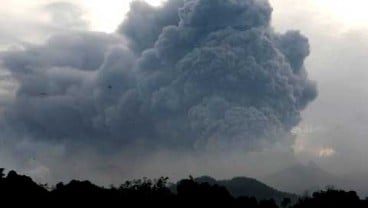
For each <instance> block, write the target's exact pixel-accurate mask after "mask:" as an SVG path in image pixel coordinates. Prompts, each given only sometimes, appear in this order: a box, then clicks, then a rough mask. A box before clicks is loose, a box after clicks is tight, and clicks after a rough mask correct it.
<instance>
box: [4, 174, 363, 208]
mask: <svg viewBox="0 0 368 208" xmlns="http://www.w3.org/2000/svg"><path fill="white" fill-rule="evenodd" d="M202 179H203V178H202ZM244 181H248V180H245V179H244V178H243V179H239V178H236V179H233V180H230V182H224V181H223V182H219V183H208V182H200V181H198V180H195V179H193V178H189V179H184V180H181V181H180V182H178V184H177V185H176V190H175V192H173V191H171V190H170V189H169V186H168V178H164V177H162V178H159V179H156V180H149V179H143V180H133V181H127V182H125V183H124V184H122V185H120V186H119V187H110V188H104V187H99V186H96V185H94V184H92V183H91V182H89V181H76V180H73V181H71V182H70V183H68V184H63V183H59V184H57V185H56V186H55V187H52V188H50V187H48V186H47V185H40V184H37V183H35V182H34V181H33V180H32V179H31V178H30V177H28V176H23V175H18V174H17V173H16V172H14V171H10V172H9V173H8V174H3V169H0V199H1V202H2V204H1V206H4V207H20V206H23V207H38V208H39V207H96V206H100V207H158V208H160V207H165V208H166V207H167V208H169V207H170V208H172V207H179V208H182V207H183V208H184V207H224V208H241V207H243V208H330V207H331V208H332V207H333V208H339V207H345V208H346V207H353V208H367V207H368V200H361V199H359V197H358V196H357V194H356V193H355V192H353V191H350V192H345V191H339V190H326V191H321V192H317V193H314V194H313V195H312V196H310V197H304V198H300V199H298V201H297V202H296V203H292V201H291V199H290V198H285V199H283V200H282V201H281V202H280V203H276V202H275V200H274V199H263V200H257V199H256V198H254V197H247V196H235V195H232V194H231V192H230V191H228V190H227V189H226V188H225V187H224V186H222V185H219V184H221V183H223V184H224V185H225V184H226V183H229V184H236V183H237V182H244ZM250 181H252V180H251V179H250ZM250 181H248V182H250ZM253 182H254V181H253ZM229 184H227V186H229ZM229 187H231V186H229ZM249 188H250V189H251V186H250V187H249ZM5 205H6V206H5Z"/></svg>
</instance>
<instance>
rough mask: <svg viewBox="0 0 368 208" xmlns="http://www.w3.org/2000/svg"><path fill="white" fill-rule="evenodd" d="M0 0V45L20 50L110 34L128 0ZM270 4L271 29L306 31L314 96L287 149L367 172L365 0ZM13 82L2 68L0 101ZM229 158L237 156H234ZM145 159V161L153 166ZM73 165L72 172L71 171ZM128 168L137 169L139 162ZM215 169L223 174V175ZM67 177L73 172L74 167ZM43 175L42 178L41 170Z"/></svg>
mask: <svg viewBox="0 0 368 208" xmlns="http://www.w3.org/2000/svg"><path fill="white" fill-rule="evenodd" d="M0 2H1V5H2V7H1V8H0V47H1V49H2V50H3V51H6V50H8V49H9V48H22V47H24V45H29V44H32V43H35V44H41V43H44V42H46V40H47V38H49V37H51V36H53V35H55V34H63V33H68V32H70V31H86V30H88V31H101V32H106V33H112V32H114V31H115V30H116V29H117V28H118V26H119V25H120V23H121V22H122V21H123V19H124V18H125V14H126V12H127V11H128V10H129V3H130V2H131V1H128V0H127V1H121V0H103V1H102V0H75V1H62V2H61V1H51V0H32V1H29V0H10V1H9V0H0ZM65 2H68V4H66V3H65ZM149 3H151V4H153V5H159V4H160V1H159V0H150V1H149ZM271 5H272V7H273V16H272V25H273V27H274V28H275V30H276V31H277V32H285V31H287V30H290V29H293V30H300V31H301V33H302V34H303V35H305V36H306V37H308V39H309V43H310V46H311V54H310V56H309V57H308V58H307V59H306V63H305V65H306V68H307V71H308V73H309V78H310V79H312V80H315V81H316V82H317V86H318V97H317V98H316V100H314V101H313V102H312V103H311V104H310V105H309V106H308V107H307V108H306V110H304V111H303V113H302V122H301V123H300V124H299V126H298V127H296V128H295V129H294V130H293V132H294V133H295V134H296V135H297V139H296V141H295V144H293V152H294V153H295V155H296V156H297V158H298V160H300V161H302V162H308V161H310V160H312V161H315V162H316V163H317V164H319V165H320V166H321V167H322V168H324V169H326V170H329V171H330V172H333V173H336V174H340V175H342V176H346V177H348V176H350V175H354V176H356V175H359V174H364V173H366V172H368V163H366V162H365V158H367V157H368V152H367V151H366V150H367V148H368V130H367V127H366V125H367V124H368V99H367V98H368V84H367V83H368V72H367V67H368V59H367V58H366V55H367V51H368V13H367V12H366V11H367V10H368V2H367V1H366V0H271ZM16 87H17V84H15V83H14V80H13V78H12V77H11V76H10V75H9V73H8V72H7V71H6V70H4V69H3V70H2V71H1V74H0V107H1V106H4V105H6V104H7V103H8V102H10V101H9V100H11V99H12V97H13V96H14V92H15V90H16ZM2 98H3V99H2ZM27 145H28V144H27V142H24V143H22V144H18V145H17V148H18V149H16V150H13V149H8V150H2V151H3V152H1V153H0V155H7V156H8V155H11V154H12V152H16V151H22V147H23V146H27ZM44 145H45V146H44ZM33 146H34V148H35V149H47V148H48V149H49V150H48V151H47V152H45V153H43V154H45V155H48V154H50V152H52V155H53V156H54V157H58V154H63V152H64V151H65V150H64V149H63V146H59V145H55V146H52V147H51V149H50V146H49V144H43V143H42V142H40V143H38V142H35V144H34V145H33ZM6 151H7V152H6ZM86 152H87V151H86ZM124 154H125V153H124ZM160 154H161V153H160ZM162 154H164V155H165V154H166V153H162ZM81 156H82V157H81V158H80V159H81V160H82V161H83V160H84V159H85V158H84V157H91V156H90V155H89V154H87V153H86V154H85V155H84V154H83V153H81ZM115 157H116V158H113V160H115V161H116V160H119V156H115ZM157 157H158V158H161V157H160V156H157ZM183 157H184V158H183V161H186V162H184V163H185V165H187V166H188V168H189V169H190V168H192V169H193V170H196V168H197V167H192V166H195V165H193V164H192V163H191V162H189V161H190V160H191V158H190V157H185V156H183ZM233 157H234V158H237V155H234V156H233ZM0 158H5V159H0V166H3V165H5V166H7V167H14V168H19V166H20V165H16V164H13V163H14V161H13V160H11V159H6V157H0ZM234 158H233V159H234ZM92 159H95V160H104V158H103V157H101V158H88V159H85V160H92ZM2 160H3V161H2ZM35 160H36V159H35ZM234 160H235V159H234ZM265 160H266V159H265ZM65 161H69V160H67V159H66V160H65ZM166 162H168V161H166ZM45 163H47V162H45ZM209 163H211V162H209ZM224 163H226V162H224ZM270 164H272V162H270ZM21 165H22V164H21ZM150 165H151V166H152V167H153V166H154V165H157V164H150ZM150 165H147V166H150ZM107 166H108V165H107ZM208 166H209V167H210V165H208ZM211 167H212V166H211ZM27 168H28V169H27ZM27 168H24V169H25V170H27V171H28V173H29V174H33V175H38V176H39V175H40V174H41V173H42V174H46V175H47V174H48V172H49V171H50V170H48V168H49V167H47V166H44V165H42V164H41V165H40V163H39V162H38V161H34V160H32V161H28V162H27ZM24 169H23V170H24ZM148 169H150V167H148ZM74 171H76V172H77V170H74ZM135 171H136V172H137V173H138V174H139V168H137V169H136V170H135ZM216 171H218V172H221V171H223V169H220V168H219V169H218V170H216ZM236 171H242V169H241V168H239V170H238V169H237V168H235V170H234V172H236ZM260 171H262V169H260ZM119 173H120V172H119ZM160 173H162V174H165V171H164V170H162V172H160V171H159V172H158V173H157V172H156V174H160ZM216 174H217V175H218V176H226V175H227V174H226V173H216ZM239 174H242V173H239ZM253 174H255V173H254V172H253ZM117 175H118V174H116V177H118V176H117ZM130 175H134V174H130ZM73 176H77V177H78V176H80V175H79V174H77V173H75V174H74V175H73ZM59 177H60V176H59ZM41 178H42V177H41ZM45 178H50V177H49V176H45Z"/></svg>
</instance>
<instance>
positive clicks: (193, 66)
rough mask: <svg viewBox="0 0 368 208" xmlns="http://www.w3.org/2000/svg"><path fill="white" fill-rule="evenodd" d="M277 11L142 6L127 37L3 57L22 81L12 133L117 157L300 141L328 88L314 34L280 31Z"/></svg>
mask: <svg viewBox="0 0 368 208" xmlns="http://www.w3.org/2000/svg"><path fill="white" fill-rule="evenodd" d="M271 13H272V8H271V7H270V5H269V3H268V2H267V1H258V0H235V1H233V0H188V1H181V0H169V1H167V3H166V4H165V5H163V6H161V7H152V6H149V5H148V4H146V3H144V2H140V1H137V2H133V3H132V4H131V11H130V13H129V14H128V17H127V19H126V20H125V22H124V23H122V25H121V26H120V27H119V29H118V30H117V32H116V34H102V33H95V32H70V33H68V34H64V35H57V36H54V37H52V38H51V39H50V40H49V41H48V42H47V43H45V44H44V45H38V46H27V47H26V48H25V49H24V50H13V51H7V52H4V53H2V54H1V55H0V57H1V59H2V62H3V66H4V67H5V68H6V69H7V70H9V71H10V72H11V74H12V76H13V77H14V78H15V79H16V82H17V83H18V85H19V88H18V90H17V92H16V97H15V99H14V100H13V101H12V102H11V104H9V105H8V106H6V107H5V108H4V110H3V111H4V112H3V115H2V116H1V125H3V126H4V128H3V129H5V130H4V131H5V132H8V133H7V134H10V135H12V136H13V137H12V138H30V139H31V140H37V141H45V142H50V141H52V142H59V143H63V144H64V143H66V144H67V145H70V146H75V145H76V146H79V145H83V146H91V147H93V148H96V149H98V150H101V151H108V152H111V151H114V150H116V149H119V150H120V149H125V148H129V147H132V146H139V147H140V148H142V149H144V150H147V149H153V150H154V149H156V148H169V149H185V150H200V149H215V150H221V149H226V148H233V147H238V148H239V147H240V149H242V150H243V151H244V152H248V151H259V150H262V149H263V148H265V147H269V146H272V145H273V144H275V143H283V144H287V145H289V144H290V142H292V137H291V135H290V130H291V129H292V128H293V127H295V126H296V125H297V124H298V123H299V121H300V119H301V118H300V112H301V111H302V110H303V109H304V108H305V107H306V106H307V104H308V103H309V102H310V101H312V100H313V99H314V98H315V97H316V95H317V90H316V86H315V84H314V82H312V81H310V80H309V79H308V76H307V72H306V69H305V68H304V64H303V63H304V59H305V58H306V57H307V56H308V54H309V44H308V40H307V39H306V38H305V37H303V36H302V35H301V34H300V33H299V32H297V31H290V32H287V33H286V34H277V33H275V32H274V31H273V29H272V27H271V26H270V20H271ZM4 135H5V134H4Z"/></svg>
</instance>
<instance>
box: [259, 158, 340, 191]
mask: <svg viewBox="0 0 368 208" xmlns="http://www.w3.org/2000/svg"><path fill="white" fill-rule="evenodd" d="M263 181H265V182H266V183H268V184H271V185H272V186H274V187H277V188H279V189H281V190H284V191H288V192H293V193H297V194H305V193H306V192H309V193H311V192H314V191H318V190H321V189H324V188H326V187H327V186H336V187H338V186H342V185H343V184H344V181H343V180H342V179H341V178H339V177H337V176H334V175H332V174H330V173H328V172H326V171H324V170H322V169H321V168H320V167H318V166H317V165H316V164H315V163H313V162H310V163H309V164H307V165H303V164H296V165H293V166H290V167H288V168H286V169H283V170H281V171H279V172H276V173H273V174H271V175H268V176H266V177H265V178H263Z"/></svg>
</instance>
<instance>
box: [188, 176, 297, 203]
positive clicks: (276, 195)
mask: <svg viewBox="0 0 368 208" xmlns="http://www.w3.org/2000/svg"><path fill="white" fill-rule="evenodd" d="M195 181H197V182H199V183H209V184H211V185H213V184H217V185H220V186H224V187H225V188H226V189H227V190H228V191H229V192H230V193H231V194H232V195H233V196H235V197H239V196H247V197H255V198H256V199H257V200H266V199H275V201H277V202H280V201H281V200H283V199H284V198H290V199H291V200H292V201H295V200H296V199H297V198H298V196H297V195H295V194H291V193H286V192H282V191H279V190H276V189H274V188H272V187H270V186H268V185H266V184H264V183H262V182H260V181H258V180H256V179H253V178H247V177H235V178H233V179H231V180H216V179H214V178H211V177H209V176H202V177H199V178H196V179H195Z"/></svg>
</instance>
